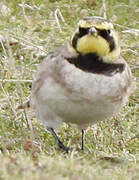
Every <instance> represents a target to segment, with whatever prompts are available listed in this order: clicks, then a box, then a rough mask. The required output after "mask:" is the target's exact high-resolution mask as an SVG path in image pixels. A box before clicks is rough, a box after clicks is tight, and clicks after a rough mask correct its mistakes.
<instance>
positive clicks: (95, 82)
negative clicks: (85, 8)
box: [30, 16, 133, 152]
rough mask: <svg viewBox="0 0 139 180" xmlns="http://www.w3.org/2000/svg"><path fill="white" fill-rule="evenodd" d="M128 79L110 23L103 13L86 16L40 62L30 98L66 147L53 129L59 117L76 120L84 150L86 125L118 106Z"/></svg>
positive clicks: (40, 117) (41, 118)
mask: <svg viewBox="0 0 139 180" xmlns="http://www.w3.org/2000/svg"><path fill="white" fill-rule="evenodd" d="M132 79H133V76H132V73H131V70H130V67H129V66H128V64H127V62H126V61H125V60H124V58H123V57H122V56H121V54H120V42H119V37H118V33H117V31H115V29H114V26H113V24H112V23H111V22H110V21H108V20H107V19H104V18H103V17H99V16H87V17H84V18H82V19H81V20H79V22H78V23H77V28H76V30H75V31H74V33H73V35H72V36H71V37H70V39H69V40H68V41H67V42H65V43H64V44H63V45H61V46H60V47H58V48H57V49H55V50H54V51H52V52H50V53H49V54H48V55H47V56H46V57H45V58H44V60H43V61H42V62H41V63H40V64H39V65H38V68H37V70H36V73H35V75H34V78H33V82H32V89H31V98H30V104H31V106H32V108H33V109H34V111H35V114H36V117H37V119H38V120H39V121H41V122H42V123H43V124H44V126H45V127H46V129H47V130H48V131H49V132H51V134H52V135H53V137H54V139H55V141H56V144H57V145H58V147H59V148H60V149H62V150H63V151H65V152H69V150H70V148H69V147H67V146H65V145H64V144H63V142H62V141H61V140H60V138H59V137H58V135H57V133H56V131H55V129H59V128H60V127H61V125H62V124H63V122H64V123H71V124H76V125H77V127H78V128H79V129H80V130H81V132H82V140H81V149H82V150H83V149H84V136H85V129H86V128H87V127H88V126H90V125H92V124H95V123H98V122H100V121H104V120H105V119H109V118H111V117H113V116H115V115H117V114H118V113H119V112H120V110H121V108H122V107H123V106H124V105H125V104H126V103H127V102H128V97H129V96H130V94H131V92H132V87H133V83H132V81H133V80H132Z"/></svg>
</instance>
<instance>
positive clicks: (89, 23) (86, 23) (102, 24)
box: [79, 20, 113, 30]
mask: <svg viewBox="0 0 139 180" xmlns="http://www.w3.org/2000/svg"><path fill="white" fill-rule="evenodd" d="M79 26H80V27H83V28H90V27H95V28H98V29H106V30H108V29H113V24H112V23H110V22H109V23H108V22H105V21H104V22H101V21H85V20H80V21H79Z"/></svg>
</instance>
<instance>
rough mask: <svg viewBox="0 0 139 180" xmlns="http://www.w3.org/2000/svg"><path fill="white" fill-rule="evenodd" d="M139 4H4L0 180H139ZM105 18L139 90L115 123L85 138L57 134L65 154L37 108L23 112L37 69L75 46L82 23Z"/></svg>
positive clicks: (111, 0) (0, 7)
mask: <svg viewBox="0 0 139 180" xmlns="http://www.w3.org/2000/svg"><path fill="white" fill-rule="evenodd" d="M138 13H139V2H138V0H134V1H133V0H127V1H124V0H106V1H104V0H103V1H97V0H90V1H89V0H79V1H75V0H69V1H66V0H59V1H55V0H31V1H29V0H24V1H20V0H13V1H10V0H3V1H1V2H0V19H1V21H0V87H1V88H0V167H1V168H0V179H4V180H5V179H6V180H12V179H14V180H16V179H18V180H19V179H21V180H22V179H30V180H39V179H42V180H43V179H50V178H51V179H60V180H69V179H70V180H71V179H73V180H78V179H79V180H82V179H83V180H89V179H90V180H92V179H96V180H101V179H103V180H105V179H106V180H111V179H114V180H117V179H118V180H131V179H132V180H137V179H139V81H138V80H139V45H138V43H139V30H138V29H137V28H138ZM90 15H91V16H92V15H97V16H105V15H106V16H107V18H108V19H109V20H110V21H111V22H113V24H114V26H115V28H116V30H117V31H119V35H120V40H121V54H122V56H123V57H124V58H125V59H126V61H127V62H128V64H129V65H130V67H131V70H132V72H133V75H134V77H136V87H137V88H136V90H135V91H134V93H133V94H132V95H131V97H130V98H129V103H128V104H127V105H126V106H125V107H124V108H123V109H122V110H121V112H120V114H119V115H118V116H117V117H113V118H112V119H110V120H108V121H105V122H101V123H99V124H96V125H94V126H91V127H89V128H88V130H87V132H86V138H85V149H84V151H83V152H82V151H81V150H80V148H81V143H80V141H81V132H80V131H79V130H78V129H77V128H76V127H74V126H69V125H63V127H62V128H61V130H60V131H59V132H58V135H59V137H60V138H61V139H62V141H63V142H64V144H66V145H67V146H69V147H70V148H71V152H70V153H68V154H66V153H64V152H62V151H60V150H59V149H58V148H57V146H56V144H55V141H54V139H53V137H52V136H51V135H50V134H49V133H47V132H46V131H45V128H44V126H43V125H42V124H40V122H38V121H37V119H36V117H35V115H34V114H33V111H32V110H31V109H25V110H21V109H18V106H19V105H21V104H23V102H26V101H27V100H28V98H29V95H30V85H31V81H32V77H33V74H34V72H35V70H36V66H37V64H39V62H41V61H42V59H43V58H44V57H45V56H46V55H47V54H48V53H49V52H50V51H52V50H54V49H55V48H56V47H58V46H59V45H61V44H62V43H64V42H65V41H67V40H68V39H69V36H70V35H71V33H72V32H73V30H74V29H75V27H76V24H77V22H78V20H79V19H81V18H82V17H84V16H90Z"/></svg>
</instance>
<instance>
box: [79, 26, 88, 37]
mask: <svg viewBox="0 0 139 180" xmlns="http://www.w3.org/2000/svg"><path fill="white" fill-rule="evenodd" d="M79 33H80V36H84V35H86V34H87V33H88V28H82V27H79Z"/></svg>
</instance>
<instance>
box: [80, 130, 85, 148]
mask: <svg viewBox="0 0 139 180" xmlns="http://www.w3.org/2000/svg"><path fill="white" fill-rule="evenodd" d="M84 137H85V132H84V130H83V129H82V146H81V150H84Z"/></svg>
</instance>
